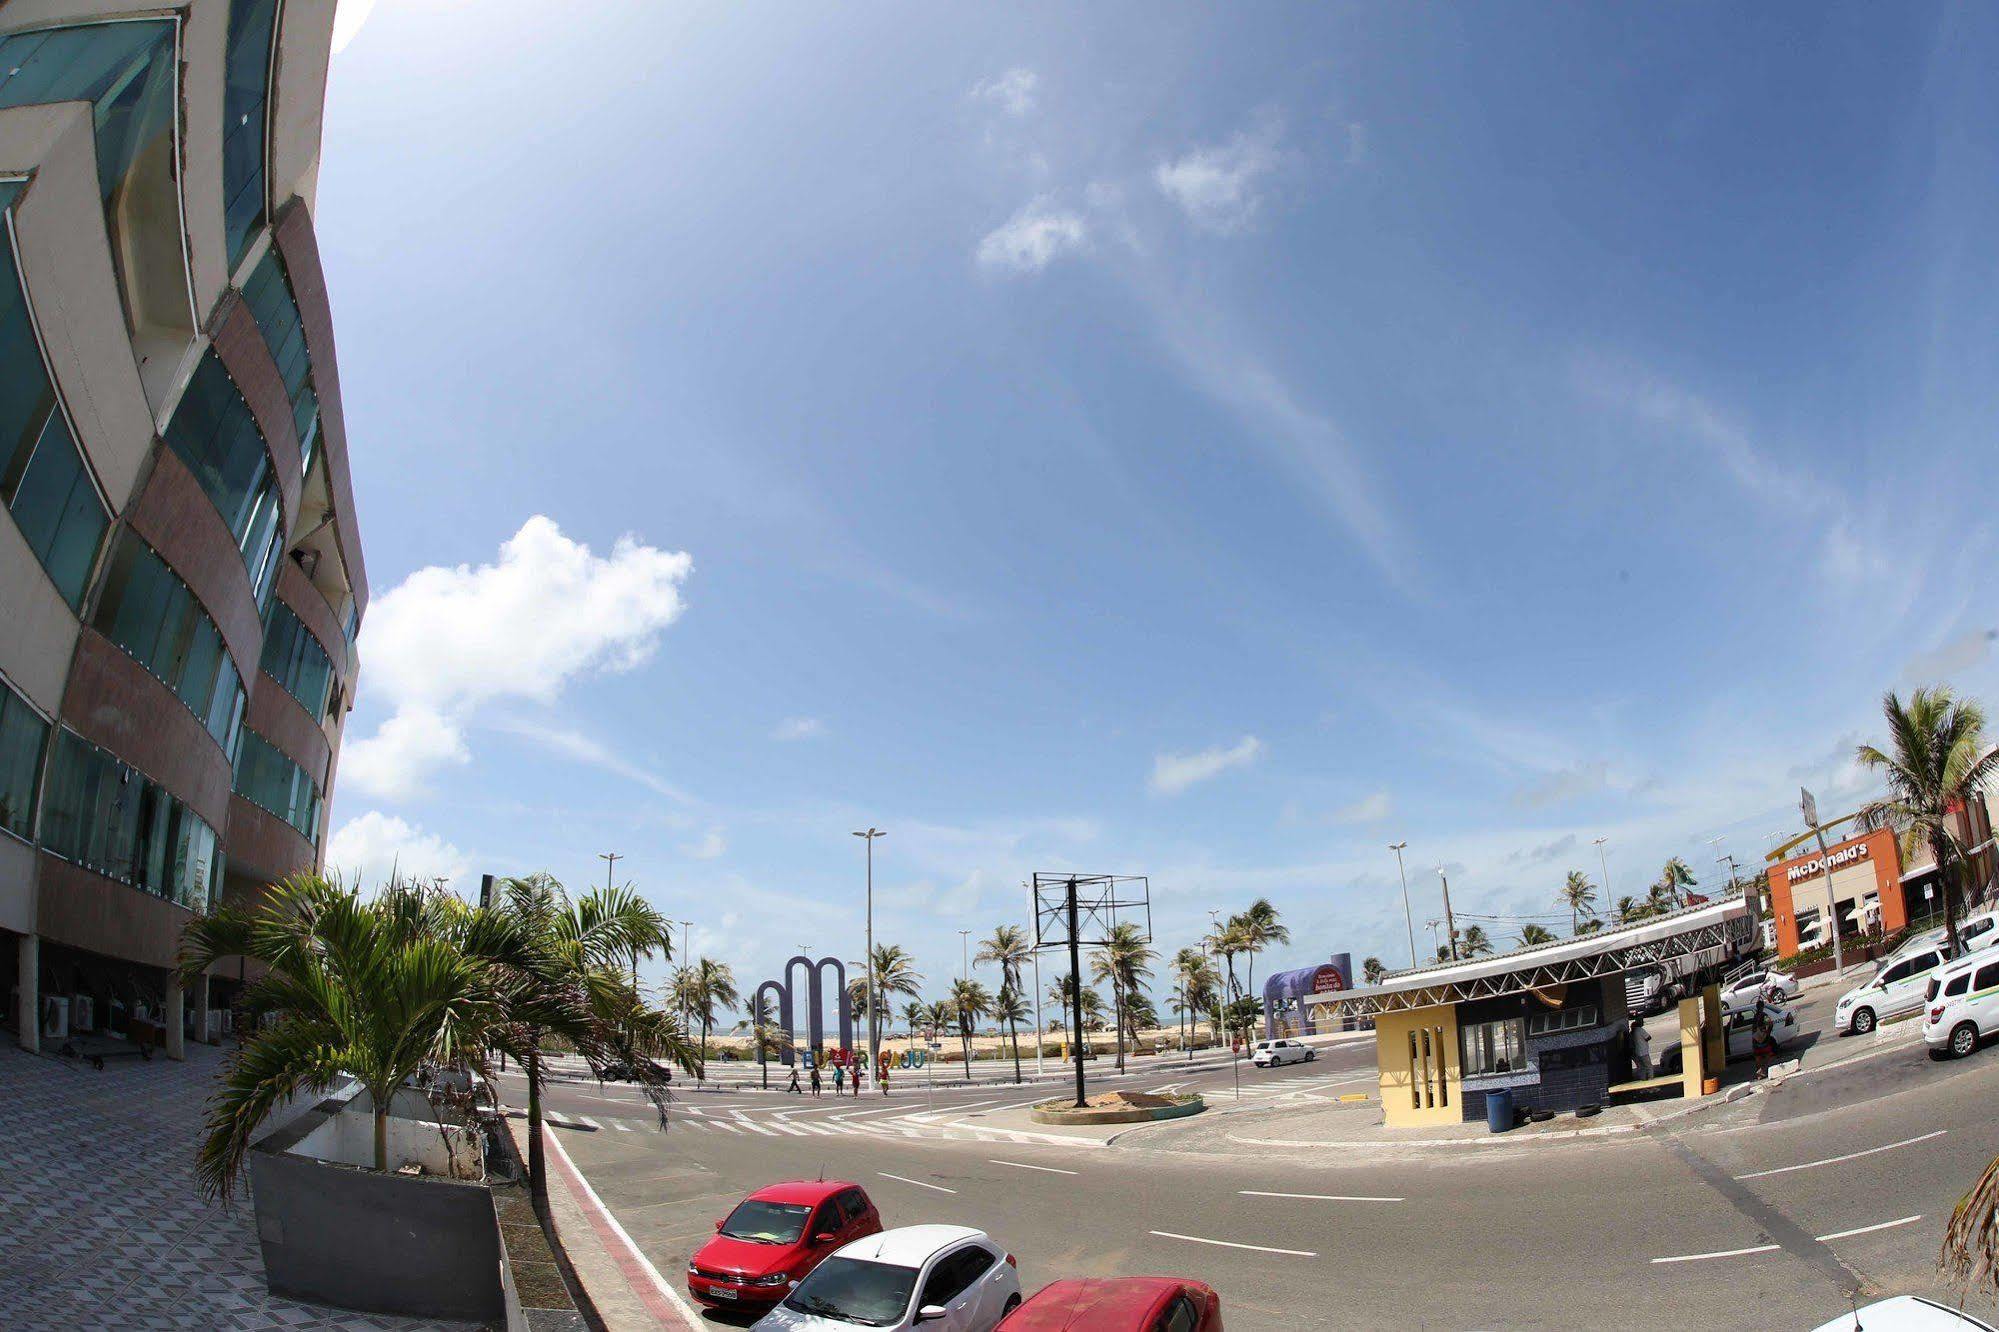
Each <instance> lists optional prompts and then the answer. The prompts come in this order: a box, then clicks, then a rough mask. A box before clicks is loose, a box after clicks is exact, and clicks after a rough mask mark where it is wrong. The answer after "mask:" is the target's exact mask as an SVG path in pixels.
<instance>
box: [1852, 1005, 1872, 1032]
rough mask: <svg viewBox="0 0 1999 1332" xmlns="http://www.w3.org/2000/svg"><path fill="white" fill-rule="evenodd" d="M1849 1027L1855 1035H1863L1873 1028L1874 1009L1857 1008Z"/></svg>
mask: <svg viewBox="0 0 1999 1332" xmlns="http://www.w3.org/2000/svg"><path fill="white" fill-rule="evenodd" d="M1849 1029H1850V1030H1851V1031H1852V1032H1853V1034H1854V1035H1855V1036H1865V1035H1866V1034H1867V1033H1868V1032H1870V1031H1872V1030H1874V1010H1873V1009H1871V1008H1862V1009H1859V1010H1857V1011H1856V1012H1855V1013H1854V1015H1853V1022H1852V1023H1851V1024H1850V1027H1849Z"/></svg>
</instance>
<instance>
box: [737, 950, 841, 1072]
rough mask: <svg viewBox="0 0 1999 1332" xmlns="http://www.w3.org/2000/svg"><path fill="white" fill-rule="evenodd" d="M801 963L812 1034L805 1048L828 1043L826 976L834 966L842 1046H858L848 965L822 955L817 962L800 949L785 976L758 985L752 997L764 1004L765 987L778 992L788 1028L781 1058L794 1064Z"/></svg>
mask: <svg viewBox="0 0 1999 1332" xmlns="http://www.w3.org/2000/svg"><path fill="white" fill-rule="evenodd" d="M800 967H803V968H804V969H805V1025H806V1035H807V1036H808V1037H809V1039H808V1041H807V1043H806V1046H805V1048H806V1049H808V1050H813V1051H817V1050H820V1049H822V1048H824V1046H825V1044H826V1023H825V1000H826V994H825V989H824V979H823V978H824V976H825V974H826V969H827V968H828V967H831V968H832V969H833V994H834V1003H835V1004H836V1005H837V1007H836V1008H835V1009H834V1013H835V1014H836V1017H837V1021H838V1023H839V1027H840V1047H839V1048H840V1049H842V1050H851V1049H852V1048H853V1046H854V1007H853V1003H852V1001H851V1000H850V999H849V998H848V996H847V967H846V964H845V963H844V962H842V961H840V959H839V958H837V957H822V958H820V959H819V960H818V961H817V962H814V961H813V960H812V959H811V958H809V957H807V956H806V955H805V954H803V953H800V954H798V955H797V956H796V957H794V958H792V959H791V960H790V961H789V962H786V963H785V964H784V979H783V980H781V981H775V980H767V981H765V982H764V983H763V984H761V985H759V986H757V992H756V997H755V998H754V999H753V1000H752V1001H751V1002H752V1003H753V1004H754V1006H755V1008H754V1010H753V1011H761V1009H762V1008H763V999H764V991H766V990H769V991H772V992H773V993H775V994H776V995H777V1025H778V1027H779V1029H780V1030H782V1031H783V1032H784V1035H785V1042H784V1044H783V1046H782V1048H781V1049H780V1050H779V1051H778V1059H779V1060H780V1061H781V1062H783V1063H785V1064H790V1063H793V1062H795V1061H796V1058H797V1056H796V1055H795V1053H794V1048H795V1047H794V1042H793V1041H792V1037H793V1036H795V1035H796V1033H797V1030H798V1028H797V1016H798V1011H797V1005H796V1003H795V999H796V996H797V989H796V984H795V983H796V979H797V972H798V969H799V968H800Z"/></svg>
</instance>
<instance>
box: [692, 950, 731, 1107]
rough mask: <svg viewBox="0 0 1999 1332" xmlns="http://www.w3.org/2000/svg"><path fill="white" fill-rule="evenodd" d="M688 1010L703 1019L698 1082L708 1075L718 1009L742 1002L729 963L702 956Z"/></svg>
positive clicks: (696, 1077)
mask: <svg viewBox="0 0 1999 1332" xmlns="http://www.w3.org/2000/svg"><path fill="white" fill-rule="evenodd" d="M688 1000H689V1002H688V1005H687V1011H688V1012H689V1013H691V1014H693V1015H694V1016H695V1017H697V1018H699V1019H700V1020H701V1063H700V1066H699V1067H698V1068H697V1069H696V1070H695V1073H694V1078H695V1080H696V1081H697V1082H699V1081H704V1080H706V1078H707V1077H708V1030H709V1028H710V1027H713V1026H714V1025H715V1013H716V1010H717V1009H723V1008H734V1007H736V1005H737V1004H739V1003H741V1002H742V998H741V996H740V995H738V994H737V993H736V973H735V971H734V970H733V969H731V968H730V966H729V964H728V963H727V962H717V961H715V960H714V959H713V958H707V957H704V958H702V959H701V960H700V961H699V962H697V963H695V964H694V977H693V982H692V986H691V989H690V992H689V994H688Z"/></svg>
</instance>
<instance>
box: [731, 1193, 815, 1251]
mask: <svg viewBox="0 0 1999 1332" xmlns="http://www.w3.org/2000/svg"><path fill="white" fill-rule="evenodd" d="M811 1215H812V1209H811V1208H810V1207H808V1206H806V1205H805V1204H804V1203H776V1202H760V1201H758V1200H757V1199H755V1198H751V1199H750V1200H749V1201H747V1202H745V1203H742V1204H740V1205H738V1206H737V1208H736V1210H735V1211H733V1212H731V1213H729V1219H728V1220H727V1221H724V1222H723V1223H722V1233H723V1234H724V1235H727V1236H728V1237H729V1238H730V1239H738V1240H748V1241H750V1242H751V1243H752V1244H796V1243H798V1237H799V1236H800V1235H803V1234H804V1233H805V1219H806V1218H807V1217H809V1216H811Z"/></svg>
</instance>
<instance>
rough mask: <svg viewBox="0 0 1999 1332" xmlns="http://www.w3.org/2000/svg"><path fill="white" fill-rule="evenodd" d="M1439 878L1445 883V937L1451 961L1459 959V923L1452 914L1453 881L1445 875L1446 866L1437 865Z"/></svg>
mask: <svg viewBox="0 0 1999 1332" xmlns="http://www.w3.org/2000/svg"><path fill="white" fill-rule="evenodd" d="M1437 878H1438V880H1439V881H1441V882H1442V883H1443V885H1444V938H1445V940H1446V941H1447V942H1448V943H1449V944H1450V946H1451V961H1453V962H1455V961H1457V960H1458V923H1457V920H1456V918H1455V917H1453V916H1452V915H1451V881H1450V879H1449V878H1447V877H1445V874H1444V867H1443V866H1442V865H1439V866H1437Z"/></svg>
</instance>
